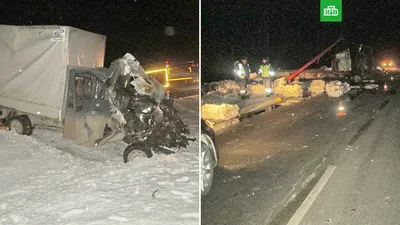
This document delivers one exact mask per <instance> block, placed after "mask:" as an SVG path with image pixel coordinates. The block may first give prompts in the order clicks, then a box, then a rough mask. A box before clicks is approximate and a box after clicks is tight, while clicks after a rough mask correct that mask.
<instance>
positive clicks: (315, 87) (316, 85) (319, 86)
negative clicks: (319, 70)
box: [308, 80, 325, 96]
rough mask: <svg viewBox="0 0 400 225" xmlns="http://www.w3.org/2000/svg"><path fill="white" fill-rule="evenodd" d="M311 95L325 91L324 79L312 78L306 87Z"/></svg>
mask: <svg viewBox="0 0 400 225" xmlns="http://www.w3.org/2000/svg"><path fill="white" fill-rule="evenodd" d="M308 90H309V92H310V93H311V96H316V95H320V94H322V93H324V91H325V81H323V80H313V81H312V82H311V85H310V87H309V88H308Z"/></svg>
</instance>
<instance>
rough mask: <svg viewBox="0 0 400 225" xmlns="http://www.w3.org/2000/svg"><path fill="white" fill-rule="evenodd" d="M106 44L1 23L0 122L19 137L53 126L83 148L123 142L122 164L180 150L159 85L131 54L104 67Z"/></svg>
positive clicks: (182, 129)
mask: <svg viewBox="0 0 400 225" xmlns="http://www.w3.org/2000/svg"><path fill="white" fill-rule="evenodd" d="M105 46H106V37H105V36H103V35H99V34H95V33H91V32H87V31H84V30H80V29H77V28H73V27H68V26H8V25H0V53H1V54H0V119H1V121H2V123H3V124H5V125H6V126H8V127H9V129H10V130H13V131H15V132H16V133H18V134H21V135H30V134H32V130H33V128H34V127H36V126H44V127H49V126H53V127H58V128H61V129H62V132H63V136H64V137H65V138H67V139H71V140H74V141H75V142H76V143H77V144H82V145H90V146H99V145H103V144H105V143H107V142H112V141H121V140H123V141H125V142H126V143H128V144H129V146H128V147H127V148H126V149H125V152H124V160H125V162H127V161H129V159H133V157H134V156H138V155H143V156H147V157H151V155H152V151H153V152H154V151H156V150H160V151H161V150H165V149H167V150H170V151H172V149H171V148H173V147H186V146H187V145H188V143H187V142H188V140H189V139H188V138H186V135H187V134H188V129H187V127H186V125H184V124H183V122H182V120H181V119H180V118H179V116H178V115H177V113H176V112H175V111H174V109H173V108H171V106H168V104H163V101H164V100H165V99H164V96H165V90H164V88H163V87H162V85H161V84H159V83H158V82H157V81H155V80H154V79H152V78H151V77H148V76H147V75H146V74H145V72H144V70H143V68H142V67H141V66H140V64H139V62H138V61H137V60H136V59H135V58H134V57H133V56H132V55H130V54H126V55H125V56H124V57H122V58H121V59H118V60H116V61H114V62H113V63H112V65H111V67H110V68H104V67H103V66H104V65H103V63H104V55H105ZM171 121H173V122H174V123H171ZM172 124H173V125H174V127H173V128H171V126H172ZM156 131H158V132H156ZM159 133H162V135H160V134H159ZM166 134H170V135H166Z"/></svg>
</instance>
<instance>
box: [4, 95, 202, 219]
mask: <svg viewBox="0 0 400 225" xmlns="http://www.w3.org/2000/svg"><path fill="white" fill-rule="evenodd" d="M176 108H177V109H178V111H180V112H181V114H182V117H183V119H184V121H185V123H187V124H188V125H189V128H190V131H191V134H192V135H193V136H195V137H198V129H199V124H198V96H193V97H187V98H183V99H178V100H176ZM198 143H199V142H198V140H197V141H196V142H195V143H191V145H190V146H189V148H187V149H183V150H181V151H179V152H178V153H176V154H172V155H161V154H159V155H158V154H156V155H154V156H153V157H152V158H150V159H143V160H142V161H139V162H135V163H131V164H124V163H123V162H122V152H123V150H124V148H125V146H126V145H125V144H123V143H113V144H107V145H105V146H102V147H100V148H89V147H82V146H77V145H74V143H73V142H71V141H68V140H64V139H62V134H61V133H60V132H57V131H50V130H43V129H37V130H35V131H34V134H33V135H32V136H31V137H27V136H19V135H16V134H14V133H11V132H6V131H0V172H1V173H0V224H198V223H199V218H200V215H199V175H198Z"/></svg>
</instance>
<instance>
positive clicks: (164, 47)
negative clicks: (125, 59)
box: [0, 0, 199, 66]
mask: <svg viewBox="0 0 400 225" xmlns="http://www.w3.org/2000/svg"><path fill="white" fill-rule="evenodd" d="M0 24H7V25H54V24H55V25H66V26H73V27H77V28H80V29H84V30H87V31H91V32H94V33H99V34H103V35H106V36H107V44H106V45H107V49H106V59H105V66H109V64H110V63H111V62H112V61H113V60H115V59H116V58H118V57H122V56H123V55H124V54H125V53H126V52H130V53H132V54H133V55H134V56H135V57H136V58H137V59H138V60H139V61H140V62H141V63H142V65H144V66H145V65H146V64H147V65H148V64H151V63H163V62H164V61H165V60H169V61H174V60H178V61H189V60H196V61H197V60H198V58H199V57H198V55H199V47H198V46H199V2H198V1H196V0H181V1H174V0H160V1H158V0H154V1H150V0H114V1H107V0H96V1H90V0H86V1H82V0H53V1H51V0H32V1H29V0H18V1H14V0H0ZM167 26H173V27H174V28H175V31H176V33H175V35H174V36H167V35H166V34H165V32H164V29H165V27H167Z"/></svg>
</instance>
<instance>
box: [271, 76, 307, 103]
mask: <svg viewBox="0 0 400 225" xmlns="http://www.w3.org/2000/svg"><path fill="white" fill-rule="evenodd" d="M274 93H275V94H277V95H280V96H282V97H286V98H301V97H303V89H302V88H301V86H300V85H299V84H297V83H294V84H288V85H286V84H285V78H279V79H276V80H275V81H274Z"/></svg>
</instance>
